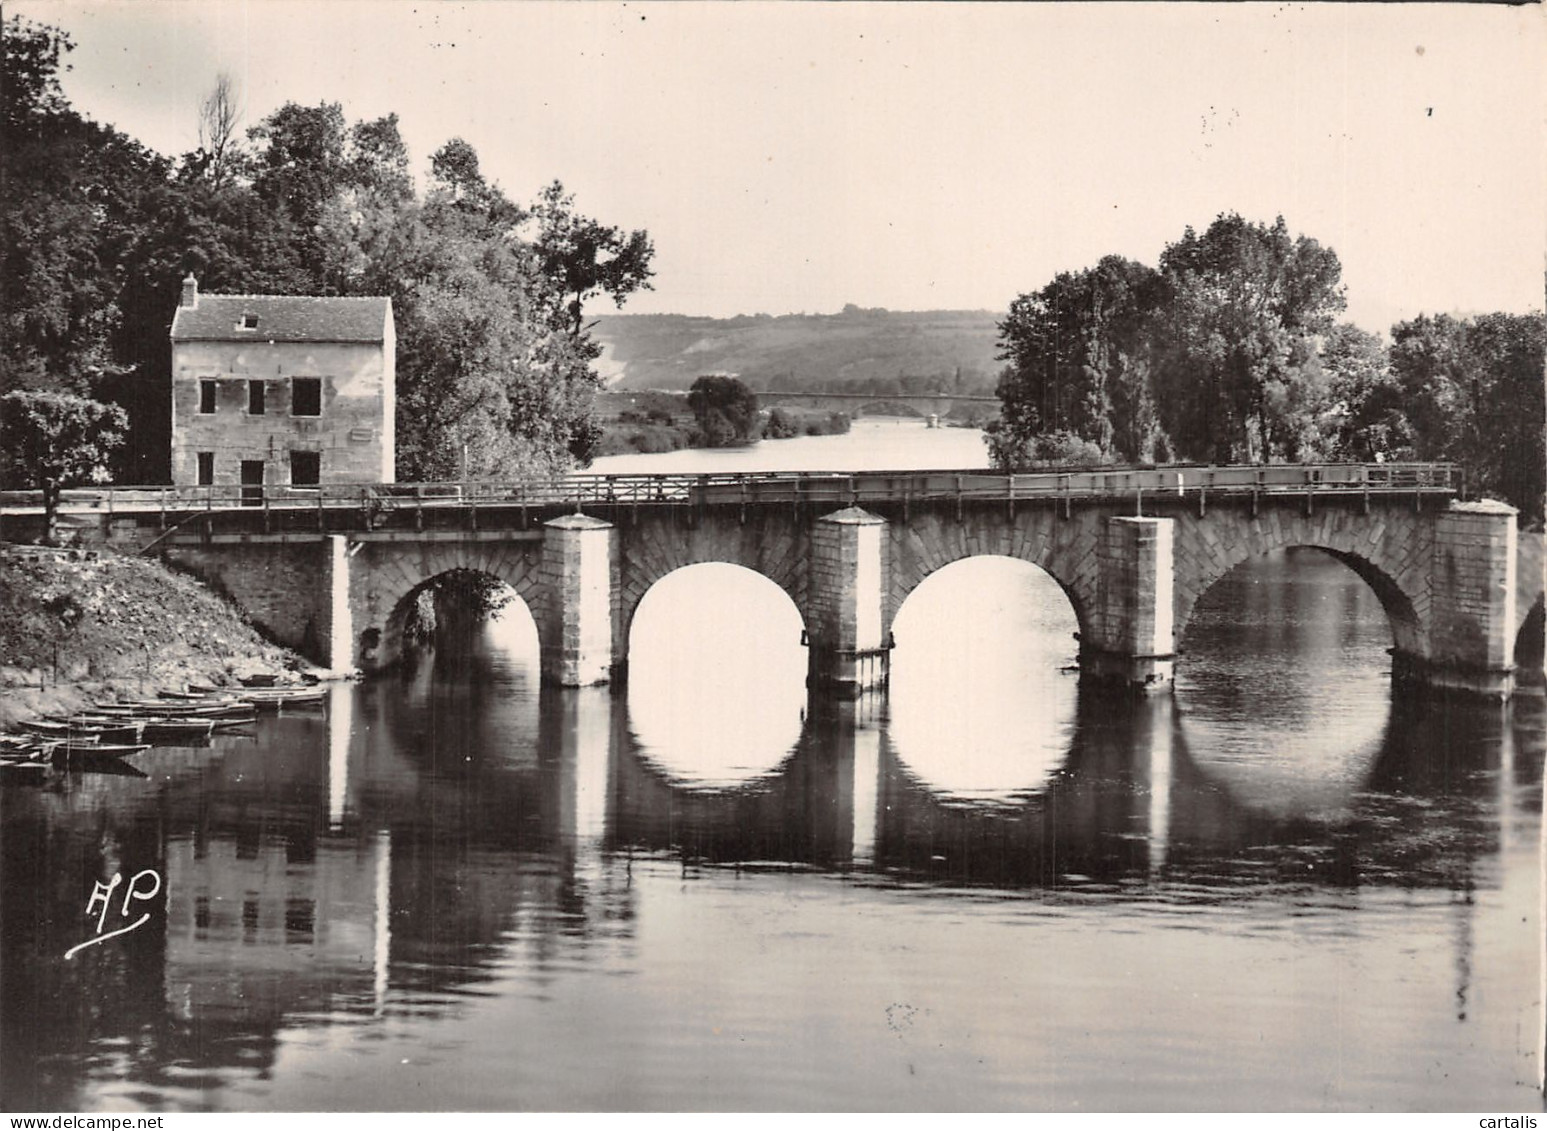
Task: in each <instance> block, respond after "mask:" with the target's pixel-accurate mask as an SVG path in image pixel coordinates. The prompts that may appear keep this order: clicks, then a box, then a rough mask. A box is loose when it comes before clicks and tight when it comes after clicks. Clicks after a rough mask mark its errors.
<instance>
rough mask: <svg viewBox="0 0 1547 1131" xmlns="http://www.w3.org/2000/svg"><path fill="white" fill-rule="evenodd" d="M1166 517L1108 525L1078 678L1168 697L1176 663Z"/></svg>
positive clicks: (1169, 524)
mask: <svg viewBox="0 0 1547 1131" xmlns="http://www.w3.org/2000/svg"><path fill="white" fill-rule="evenodd" d="M1174 526H1175V520H1174V519H1169V518H1140V517H1128V516H1121V517H1116V518H1111V519H1108V520H1107V522H1106V525H1105V529H1104V530H1103V531H1102V536H1101V543H1100V548H1099V552H1098V568H1099V570H1100V575H1099V587H1098V602H1099V607H1098V608H1096V609H1095V610H1093V612H1094V615H1093V616H1092V617H1090V618H1089V620H1090V623H1089V624H1087V625H1086V629H1085V636H1083V637H1082V638H1081V641H1080V676H1081V678H1082V679H1085V680H1088V681H1091V682H1094V683H1097V684H1101V685H1106V686H1110V687H1115V688H1124V689H1128V690H1133V691H1138V692H1141V693H1150V692H1158V691H1169V690H1170V688H1171V676H1172V670H1173V668H1174V667H1175V663H1176V656H1175V651H1176V645H1175V631H1174V624H1175V620H1174V611H1173V605H1174V595H1173V590H1174V583H1173V578H1174V573H1173V569H1174V567H1173V558H1172V546H1173V527H1174Z"/></svg>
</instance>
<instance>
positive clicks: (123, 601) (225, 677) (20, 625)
mask: <svg viewBox="0 0 1547 1131" xmlns="http://www.w3.org/2000/svg"><path fill="white" fill-rule="evenodd" d="M298 663H299V661H297V659H296V658H295V657H294V656H292V655H291V654H290V653H288V652H286V651H285V650H284V649H282V648H279V647H276V646H275V645H273V644H270V643H269V642H267V641H265V640H264V639H263V638H262V637H260V636H259V635H258V634H257V633H256V632H255V631H254V630H253V629H252V627H251V626H250V625H249V624H247V623H246V621H244V620H243V619H242V616H241V614H240V613H239V612H238V611H237V610H236V609H235V608H234V607H232V606H231V605H230V604H229V603H227V602H226V601H224V600H222V599H221V598H220V597H217V596H216V595H215V594H213V593H211V592H210V591H209V590H208V589H205V588H204V587H203V586H201V585H200V584H199V583H198V582H196V581H193V580H192V579H190V578H187V577H183V576H181V575H179V574H176V573H173V572H171V571H170V570H168V569H167V568H166V567H164V566H162V565H161V564H160V563H159V562H155V561H150V560H147V559H144V558H132V557H125V556H123V555H120V554H116V553H112V552H110V551H79V550H72V551H61V550H45V549H39V548H36V547H31V546H0V730H4V729H7V728H9V727H11V726H13V725H14V724H16V723H17V722H19V721H21V720H23V719H27V718H32V717H35V716H37V715H41V714H53V713H57V712H62V711H68V710H73V709H75V708H78V707H81V706H84V705H85V704H87V703H90V702H91V701H93V700H96V699H101V698H104V697H113V696H116V695H138V694H141V693H142V692H143V693H147V694H148V693H153V692H154V691H155V690H157V689H158V688H163V687H165V688H182V687H184V686H186V685H187V684H188V683H189V682H190V681H191V682H197V683H210V684H230V683H234V682H235V681H236V680H237V679H238V678H239V677H241V676H246V675H254V674H259V673H269V672H280V671H283V670H285V669H286V668H287V667H294V666H297V665H298Z"/></svg>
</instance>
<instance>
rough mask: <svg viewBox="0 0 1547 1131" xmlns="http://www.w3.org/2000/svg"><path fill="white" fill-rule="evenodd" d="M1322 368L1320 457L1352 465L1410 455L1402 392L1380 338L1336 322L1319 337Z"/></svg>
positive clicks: (1409, 435) (1409, 456)
mask: <svg viewBox="0 0 1547 1131" xmlns="http://www.w3.org/2000/svg"><path fill="white" fill-rule="evenodd" d="M1321 369H1322V373H1323V375H1324V378H1325V381H1326V392H1327V411H1326V413H1325V414H1324V416H1323V418H1322V421H1321V426H1320V433H1321V439H1322V443H1321V448H1320V450H1319V452H1318V455H1319V456H1321V457H1322V458H1325V459H1332V460H1351V461H1354V462H1357V463H1370V462H1374V461H1377V460H1387V459H1408V458H1411V457H1412V454H1413V453H1412V430H1411V428H1410V427H1409V425H1408V421H1407V414H1406V413H1405V412H1404V411H1403V397H1402V391H1401V388H1400V386H1399V385H1398V384H1397V381H1396V378H1395V377H1394V376H1393V374H1392V371H1391V364H1390V361H1389V359H1388V358H1387V356H1386V347H1385V346H1384V345H1383V344H1382V342H1381V340H1380V339H1379V338H1377V337H1376V336H1375V335H1374V334H1371V333H1368V332H1367V331H1365V330H1361V329H1360V328H1359V327H1358V326H1355V325H1353V324H1352V323H1349V322H1343V323H1339V324H1338V325H1337V326H1334V327H1333V328H1332V330H1331V331H1330V332H1329V333H1328V334H1327V335H1326V336H1325V337H1324V338H1323V340H1322V344H1321Z"/></svg>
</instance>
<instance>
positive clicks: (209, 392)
mask: <svg viewBox="0 0 1547 1131" xmlns="http://www.w3.org/2000/svg"><path fill="white" fill-rule="evenodd" d="M199 411H200V412H214V411H215V382H214V380H213V379H209V378H206V379H205V380H203V381H200V382H199Z"/></svg>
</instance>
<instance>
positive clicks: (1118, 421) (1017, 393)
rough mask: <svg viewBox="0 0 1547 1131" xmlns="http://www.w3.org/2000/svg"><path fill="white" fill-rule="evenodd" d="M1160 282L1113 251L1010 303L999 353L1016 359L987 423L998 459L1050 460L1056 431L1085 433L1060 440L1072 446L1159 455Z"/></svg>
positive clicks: (1108, 453) (1067, 448)
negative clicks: (1153, 383) (1153, 393)
mask: <svg viewBox="0 0 1547 1131" xmlns="http://www.w3.org/2000/svg"><path fill="white" fill-rule="evenodd" d="M1156 285H1157V277H1156V274H1155V272H1154V271H1153V270H1151V269H1150V268H1148V267H1146V266H1144V265H1143V264H1142V263H1135V262H1133V261H1131V260H1127V259H1123V258H1122V257H1120V256H1116V255H1109V256H1107V257H1106V258H1104V259H1102V260H1101V262H1100V263H1099V264H1098V265H1097V266H1095V267H1094V268H1089V269H1087V270H1084V271H1079V272H1075V273H1072V274H1071V273H1069V272H1063V273H1061V274H1059V275H1057V276H1056V277H1055V278H1054V279H1053V281H1052V282H1050V283H1048V284H1047V285H1046V286H1045V287H1043V288H1042V289H1041V290H1040V291H1037V292H1035V293H1032V294H1023V295H1021V296H1020V297H1019V298H1017V299H1016V300H1015V301H1014V302H1013V303H1011V305H1010V312H1009V314H1008V316H1007V317H1006V318H1005V319H1004V321H1002V322H1001V323H1000V324H999V357H1000V359H1001V360H1004V361H1007V362H1009V365H1008V366H1006V368H1005V370H1004V372H1003V373H1002V374H1001V376H1000V379H999V386H998V394H999V399H1000V403H1001V406H1002V407H1001V414H1000V417H999V419H998V420H997V421H995V422H993V423H992V424H991V426H990V428H989V430H988V444H989V449H990V452H991V455H992V458H993V460H994V463H995V465H996V466H999V467H1004V468H1015V467H1021V466H1027V465H1029V464H1031V463H1040V462H1045V461H1046V460H1047V459H1048V458H1051V457H1050V456H1048V455H1047V454H1046V452H1045V451H1044V453H1043V454H1041V455H1039V454H1037V453H1038V440H1039V438H1040V437H1044V436H1050V435H1053V434H1055V433H1058V434H1062V435H1064V436H1066V437H1074V438H1077V439H1078V440H1079V441H1080V444H1078V445H1075V446H1073V447H1071V445H1070V444H1069V443H1068V442H1067V441H1062V442H1060V443H1059V444H1057V445H1055V447H1057V448H1058V449H1059V450H1060V451H1063V452H1065V453H1070V452H1080V453H1084V454H1086V455H1090V454H1092V453H1093V458H1095V459H1096V460H1098V461H1102V462H1109V461H1110V460H1111V458H1112V457H1113V456H1114V455H1117V456H1121V457H1122V458H1124V459H1127V460H1149V459H1153V458H1154V449H1155V442H1156V435H1157V425H1156V421H1155V410H1154V405H1153V403H1152V401H1151V398H1150V394H1149V387H1148V373H1149V363H1148V356H1147V355H1148V348H1149V346H1148V336H1147V335H1148V320H1149V318H1150V316H1151V311H1152V309H1153V307H1154V304H1155V300H1156ZM1043 447H1044V449H1045V448H1046V446H1045V445H1044V446H1043Z"/></svg>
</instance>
